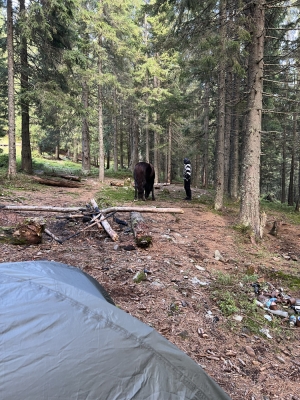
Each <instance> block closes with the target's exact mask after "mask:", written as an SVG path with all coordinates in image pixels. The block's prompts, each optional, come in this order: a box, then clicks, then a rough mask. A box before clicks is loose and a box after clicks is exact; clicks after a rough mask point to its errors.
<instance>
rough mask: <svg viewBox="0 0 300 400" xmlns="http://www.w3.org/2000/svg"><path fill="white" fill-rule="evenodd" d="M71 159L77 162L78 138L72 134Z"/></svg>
mask: <svg viewBox="0 0 300 400" xmlns="http://www.w3.org/2000/svg"><path fill="white" fill-rule="evenodd" d="M72 160H73V162H75V163H77V162H78V140H77V137H76V136H74V138H73V157H72Z"/></svg>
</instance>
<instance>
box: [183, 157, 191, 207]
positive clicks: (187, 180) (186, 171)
mask: <svg viewBox="0 0 300 400" xmlns="http://www.w3.org/2000/svg"><path fill="white" fill-rule="evenodd" d="M183 162H184V168H183V179H184V190H185V193H186V198H185V199H184V200H192V191H191V175H192V166H191V162H190V160H189V159H188V158H185V159H184V160H183Z"/></svg>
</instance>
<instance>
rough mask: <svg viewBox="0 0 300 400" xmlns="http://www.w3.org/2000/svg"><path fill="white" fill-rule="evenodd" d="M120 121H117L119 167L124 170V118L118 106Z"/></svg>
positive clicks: (121, 108)
mask: <svg viewBox="0 0 300 400" xmlns="http://www.w3.org/2000/svg"><path fill="white" fill-rule="evenodd" d="M119 115H120V121H119V135H120V167H121V169H124V129H123V127H124V116H123V107H122V106H121V105H120V113H119Z"/></svg>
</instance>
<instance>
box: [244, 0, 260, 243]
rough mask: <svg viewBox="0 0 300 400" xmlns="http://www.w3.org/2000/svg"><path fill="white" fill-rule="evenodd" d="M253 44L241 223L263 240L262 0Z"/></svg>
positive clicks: (255, 6) (254, 13) (255, 10)
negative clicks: (261, 195) (261, 188)
mask: <svg viewBox="0 0 300 400" xmlns="http://www.w3.org/2000/svg"><path fill="white" fill-rule="evenodd" d="M249 7H250V8H249V13H250V14H251V17H252V18H251V26H250V33H251V39H252V40H251V41H250V44H249V65H248V71H249V72H248V90H249V95H248V115H247V125H246V132H245V147H244V157H243V167H242V182H241V207H240V222H241V223H242V224H243V225H245V226H250V227H251V229H252V231H253V233H254V236H255V237H256V238H260V237H262V230H261V221H260V208H259V196H260V190H259V180H260V153H261V118H262V91H263V55H264V36H265V9H264V2H263V0H258V1H257V2H255V3H251V4H250V6H249Z"/></svg>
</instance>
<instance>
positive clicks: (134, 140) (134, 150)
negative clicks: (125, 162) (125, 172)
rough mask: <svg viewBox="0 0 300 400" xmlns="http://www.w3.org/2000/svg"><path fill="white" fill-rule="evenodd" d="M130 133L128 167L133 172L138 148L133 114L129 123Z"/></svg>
mask: <svg viewBox="0 0 300 400" xmlns="http://www.w3.org/2000/svg"><path fill="white" fill-rule="evenodd" d="M130 126H131V128H130V131H131V157H130V158H131V162H130V166H131V169H132V171H133V169H134V166H135V164H136V163H137V162H139V153H138V148H139V130H138V124H137V117H136V115H135V114H134V113H133V115H132V118H131V123H130Z"/></svg>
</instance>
